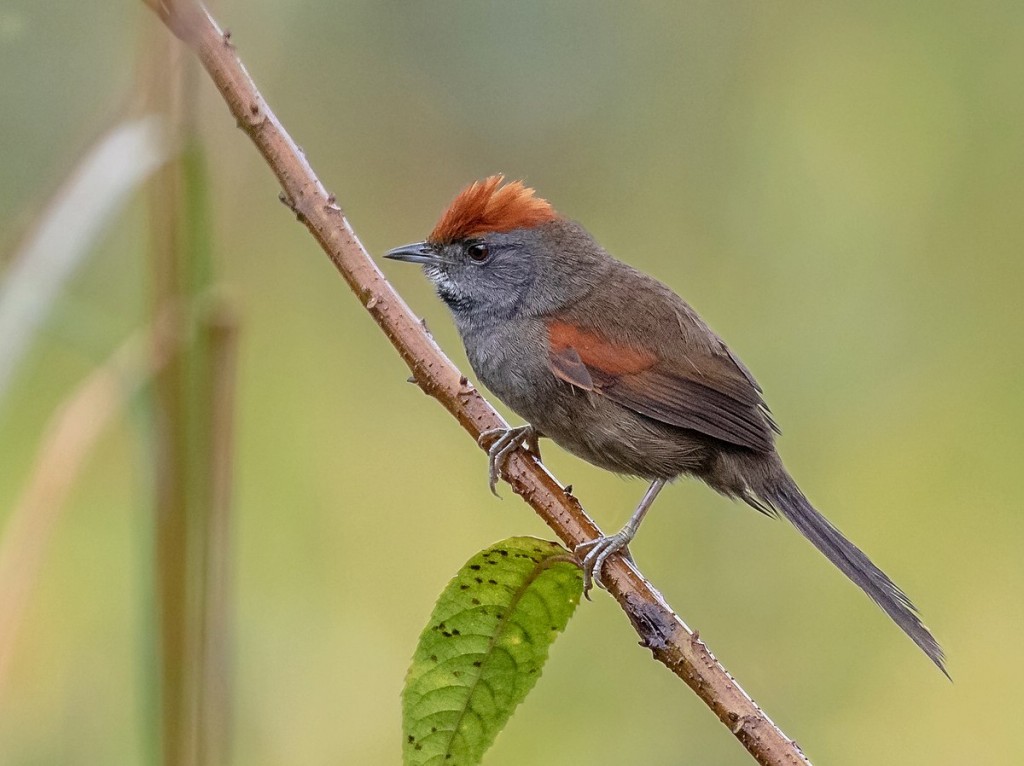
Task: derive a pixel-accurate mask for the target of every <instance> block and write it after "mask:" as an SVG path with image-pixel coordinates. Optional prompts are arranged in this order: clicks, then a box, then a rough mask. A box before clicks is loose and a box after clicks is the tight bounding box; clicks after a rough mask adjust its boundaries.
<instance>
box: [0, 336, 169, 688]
mask: <svg viewBox="0 0 1024 766" xmlns="http://www.w3.org/2000/svg"><path fill="white" fill-rule="evenodd" d="M147 333H148V331H147V332H146V333H142V334H138V335H136V336H133V337H132V338H130V339H129V340H128V341H126V342H125V343H124V345H122V346H121V347H120V348H119V349H118V350H117V351H116V352H115V353H114V354H113V356H111V357H110V359H109V360H108V361H107V362H105V363H104V364H103V365H101V366H100V367H97V368H96V369H95V370H93V372H92V373H90V374H89V376H88V377H86V378H85V379H84V380H83V381H82V382H81V383H80V384H79V385H78V386H77V387H76V388H75V390H74V391H72V392H71V394H70V395H69V396H68V397H67V398H66V399H65V400H64V402H63V403H62V404H61V406H60V407H58V408H57V410H56V411H55V412H54V414H53V416H52V417H51V418H50V422H49V424H48V425H47V428H46V432H45V435H44V436H43V440H42V443H41V444H40V447H39V451H38V455H37V456H36V460H35V464H34V466H33V468H32V472H31V474H30V476H29V479H28V481H27V482H26V484H25V489H24V490H23V492H22V494H21V497H20V498H19V499H18V501H17V502H16V503H15V505H14V508H13V510H12V511H11V515H10V518H9V519H8V520H7V524H6V526H5V527H4V530H3V535H2V537H0V698H2V694H3V688H4V682H5V679H6V677H7V670H8V669H9V668H10V662H11V657H12V656H13V652H14V647H15V639H16V638H17V633H18V628H19V627H20V625H21V621H22V617H23V615H24V613H25V609H26V607H27V606H28V603H29V600H30V597H31V594H32V590H33V588H34V586H35V582H36V579H37V576H38V573H39V571H40V569H41V568H42V565H43V561H44V559H45V557H46V549H47V546H48V544H49V541H50V537H51V536H52V533H53V530H54V528H55V527H56V525H57V521H58V519H59V517H60V511H61V509H62V508H63V505H64V500H65V498H66V497H67V495H68V492H69V491H70V489H71V487H72V486H73V485H74V482H75V479H76V478H77V477H78V473H79V471H80V470H81V468H82V466H83V465H84V464H85V462H86V460H87V459H88V457H89V455H90V453H91V452H92V449H93V446H94V445H95V443H96V441H97V440H98V439H99V437H100V436H101V435H102V433H103V430H104V428H105V427H106V426H107V424H108V423H109V422H110V421H111V420H112V419H113V417H114V415H116V414H117V412H118V410H119V408H120V407H121V406H122V404H123V403H124V402H125V401H126V400H127V399H129V398H130V397H131V396H132V395H133V394H134V393H135V392H136V391H137V390H138V389H139V387H140V386H141V385H142V384H144V383H145V382H146V381H147V380H148V379H149V378H150V376H151V375H152V374H153V373H154V372H155V371H156V370H158V369H159V368H160V367H161V366H162V365H163V364H164V363H165V362H166V358H159V357H154V356H153V355H152V353H151V352H150V350H149V348H147V345H146V340H147V337H146V336H147Z"/></svg>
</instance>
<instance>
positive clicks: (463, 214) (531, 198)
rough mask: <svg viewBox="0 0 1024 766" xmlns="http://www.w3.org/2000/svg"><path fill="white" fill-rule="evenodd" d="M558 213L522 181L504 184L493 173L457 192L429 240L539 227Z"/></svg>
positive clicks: (444, 241) (448, 240)
mask: <svg viewBox="0 0 1024 766" xmlns="http://www.w3.org/2000/svg"><path fill="white" fill-rule="evenodd" d="M556 218H558V214H557V213H556V212H555V211H554V208H552V207H551V204H550V203H549V202H548V201H547V200H546V199H541V198H540V197H538V196H536V194H535V192H534V190H533V189H531V188H530V187H529V186H527V185H526V184H524V183H523V182H522V181H509V182H508V183H505V176H503V175H494V176H489V177H488V178H485V179H484V180H482V181H475V182H473V183H471V184H470V185H469V186H467V187H466V188H465V189H463V190H462V191H461V192H459V194H458V196H456V197H455V199H454V200H453V201H452V204H451V205H449V206H448V209H447V210H445V211H444V213H443V214H442V216H441V220H439V221H438V222H437V226H435V227H434V230H433V231H432V232H430V236H429V237H428V238H427V239H428V241H430V242H433V243H436V244H444V243H448V242H456V241H458V240H461V239H468V238H470V237H477V236H480V235H481V234H488V233H491V232H501V231H512V230H513V229H522V228H529V227H531V226H538V225H540V224H542V223H547V222H548V221H554V220H555V219H556Z"/></svg>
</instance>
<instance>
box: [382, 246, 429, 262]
mask: <svg viewBox="0 0 1024 766" xmlns="http://www.w3.org/2000/svg"><path fill="white" fill-rule="evenodd" d="M384 257H385V258H390V259H391V260H393V261H405V262H406V263H438V262H439V261H440V258H439V256H438V254H437V251H435V250H434V246H433V245H431V244H430V243H429V242H413V243H411V244H408V245H402V246H401V247H396V248H395V249H394V250H388V251H387V252H386V253H384Z"/></svg>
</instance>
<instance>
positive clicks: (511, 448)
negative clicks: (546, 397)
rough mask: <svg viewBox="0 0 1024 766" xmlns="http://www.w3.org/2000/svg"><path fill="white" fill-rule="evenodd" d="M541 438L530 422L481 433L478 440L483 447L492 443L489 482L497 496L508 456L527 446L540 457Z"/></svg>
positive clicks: (489, 454)
mask: <svg viewBox="0 0 1024 766" xmlns="http://www.w3.org/2000/svg"><path fill="white" fill-rule="evenodd" d="M539 438H540V433H539V432H538V431H537V429H536V428H534V427H533V426H531V425H530V424H529V423H527V424H526V425H525V426H518V427H517V428H492V429H491V430H489V431H484V432H483V433H482V434H480V438H479V439H477V442H478V443H479V444H480V446H481V447H483V446H486V445H487V443H488V442H490V443H491V444H490V446H489V447H487V458H488V463H487V483H488V485H489V486H490V488H491V492H493V493H494V495H495V497H497V496H498V490H497V486H498V479H500V478H501V476H502V470H503V469H504V467H505V462H506V461H507V460H508V456H509V455H511V454H512V453H513V452H515V451H516V450H517V449H519V448H520V447H521V446H525V447H526V449H527V450H528V451H529V452H531V453H533V454H534V455H536V456H537V457H538V458H539V457H540V446H539V445H538V444H537V440H538V439H539Z"/></svg>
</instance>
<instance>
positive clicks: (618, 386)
mask: <svg viewBox="0 0 1024 766" xmlns="http://www.w3.org/2000/svg"><path fill="white" fill-rule="evenodd" d="M547 328H548V361H549V366H550V369H551V372H552V373H553V374H554V375H555V377H557V378H558V379H559V380H564V381H565V382H567V383H570V384H572V385H574V386H576V387H577V388H581V389H583V390H585V391H593V392H595V393H598V394H600V395H601V396H603V397H606V398H607V399H609V400H610V401H613V402H616V403H617V404H620V405H622V406H623V407H626V408H628V409H631V410H633V411H634V412H637V413H640V414H641V415H646V416H647V417H649V418H653V419H654V420H658V421H661V422H662V423H667V424H669V425H673V426H678V427H680V428H687V429H691V430H694V431H698V432H700V433H703V434H706V435H708V436H712V437H714V438H716V439H721V440H722V441H725V442H728V443H730V444H735V445H738V446H741V447H747V448H748V449H752V450H757V451H760V452H768V451H771V450H772V448H773V446H772V444H773V442H772V436H771V431H770V426H769V423H768V421H767V420H766V419H765V418H764V416H763V415H762V414H761V411H760V409H759V407H758V401H759V399H757V398H756V397H755V398H754V400H753V401H751V400H750V399H749V398H748V397H745V396H742V397H741V396H735V395H731V394H730V393H729V392H727V391H723V390H719V389H717V388H715V387H713V386H711V385H708V383H709V381H707V380H705V379H704V378H703V377H702V376H700V375H699V374H696V375H694V376H693V377H690V376H688V375H685V374H680V373H679V372H675V371H670V370H669V369H666V366H665V365H664V364H662V363H660V361H661V360H659V358H658V356H657V355H656V354H655V353H654V352H652V351H648V350H646V349H638V348H631V347H628V346H620V345H616V344H615V343H612V342H611V341H609V340H608V339H607V338H605V337H604V336H602V335H601V334H599V333H597V332H595V331H593V330H589V329H586V328H582V327H579V326H577V325H573V324H570V323H568V322H562V321H559V320H557V319H551V320H548V322H547Z"/></svg>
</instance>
